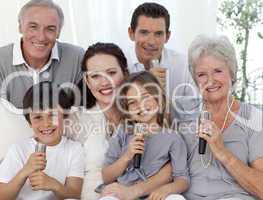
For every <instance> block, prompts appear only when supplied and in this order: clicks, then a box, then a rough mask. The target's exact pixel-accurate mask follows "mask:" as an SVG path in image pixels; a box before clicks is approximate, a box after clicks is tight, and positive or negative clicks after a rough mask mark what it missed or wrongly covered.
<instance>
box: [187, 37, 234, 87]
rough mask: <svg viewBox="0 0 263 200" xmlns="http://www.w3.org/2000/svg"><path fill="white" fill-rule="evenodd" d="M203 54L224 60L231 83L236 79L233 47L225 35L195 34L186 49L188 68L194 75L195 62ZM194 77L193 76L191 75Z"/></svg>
mask: <svg viewBox="0 0 263 200" xmlns="http://www.w3.org/2000/svg"><path fill="white" fill-rule="evenodd" d="M203 56H213V57H215V58H217V59H219V60H221V61H224V62H225V63H226V65H227V67H228V68H229V71H230V75H231V78H232V84H234V83H235V82H236V80H237V68H238V66H237V58H236V52H235V48H234V47H233V45H232V44H231V42H230V41H229V39H228V38H227V37H226V36H214V37H209V36H206V35H199V36H197V37H196V38H195V39H194V41H193V42H192V43H191V45H190V47H189V49H188V62H189V70H190V72H191V74H192V76H193V75H194V69H195V67H196V63H197V62H198V60H199V59H201V57H203ZM193 78H194V76H193Z"/></svg>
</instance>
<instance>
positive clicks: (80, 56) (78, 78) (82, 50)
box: [75, 48, 85, 84]
mask: <svg viewBox="0 0 263 200" xmlns="http://www.w3.org/2000/svg"><path fill="white" fill-rule="evenodd" d="M84 54H85V51H84V49H82V48H80V50H79V54H78V64H77V65H78V66H77V69H78V72H77V77H76V80H75V83H76V84H78V83H79V82H80V81H81V79H82V70H81V64H82V59H83V57H84Z"/></svg>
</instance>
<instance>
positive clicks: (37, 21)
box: [19, 7, 60, 68]
mask: <svg viewBox="0 0 263 200" xmlns="http://www.w3.org/2000/svg"><path fill="white" fill-rule="evenodd" d="M59 23H60V21H59V16H58V14H57V12H56V10H55V9H51V8H48V7H31V8H28V10H26V11H25V13H24V15H23V17H22V19H21V22H20V25H19V30H20V33H21V34H22V52H23V56H24V58H25V60H26V62H27V63H28V64H29V65H31V66H32V67H37V68H39V67H42V66H44V65H45V64H46V63H47V61H48V59H49V57H50V54H51V50H52V48H53V46H54V44H55V42H56V39H57V38H58V36H59V31H60V30H59Z"/></svg>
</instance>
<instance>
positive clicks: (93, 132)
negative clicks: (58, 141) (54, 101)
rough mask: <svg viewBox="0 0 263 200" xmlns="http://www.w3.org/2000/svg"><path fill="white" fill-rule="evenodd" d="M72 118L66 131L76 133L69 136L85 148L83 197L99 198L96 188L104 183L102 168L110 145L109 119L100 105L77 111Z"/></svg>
mask: <svg viewBox="0 0 263 200" xmlns="http://www.w3.org/2000/svg"><path fill="white" fill-rule="evenodd" d="M70 120H72V121H69V123H67V122H66V124H68V125H66V128H67V129H66V132H67V133H74V135H67V136H68V137H71V138H73V139H74V140H77V141H79V142H81V143H82V144H83V145H84V149H85V150H84V151H85V178H84V183H83V187H82V195H81V199H82V200H96V199H99V196H100V195H99V194H98V193H96V192H95V191H94V190H95V188H96V187H97V186H99V185H100V184H102V183H103V181H102V175H101V170H102V167H103V161H104V155H105V153H106V151H107V149H108V146H109V144H108V140H107V134H106V124H107V120H106V118H105V116H104V113H103V111H102V110H101V109H100V107H99V105H95V106H94V107H92V108H90V109H84V110H83V111H77V112H76V113H74V114H73V116H71V119H70Z"/></svg>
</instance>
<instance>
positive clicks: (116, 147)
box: [103, 128, 126, 166]
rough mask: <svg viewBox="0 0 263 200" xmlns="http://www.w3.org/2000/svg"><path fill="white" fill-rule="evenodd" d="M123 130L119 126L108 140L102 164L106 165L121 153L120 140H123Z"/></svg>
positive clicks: (116, 158)
mask: <svg viewBox="0 0 263 200" xmlns="http://www.w3.org/2000/svg"><path fill="white" fill-rule="evenodd" d="M125 135H126V134H125V133H124V130H123V129H122V128H120V129H119V130H118V132H117V134H116V135H115V136H113V137H112V138H111V139H110V141H109V148H108V149H107V151H106V153H105V158H104V162H103V165H104V166H108V165H111V164H112V163H114V162H115V161H117V160H118V159H119V158H120V156H121V153H122V143H123V142H122V141H123V140H124V138H123V137H124V136H125Z"/></svg>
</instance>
